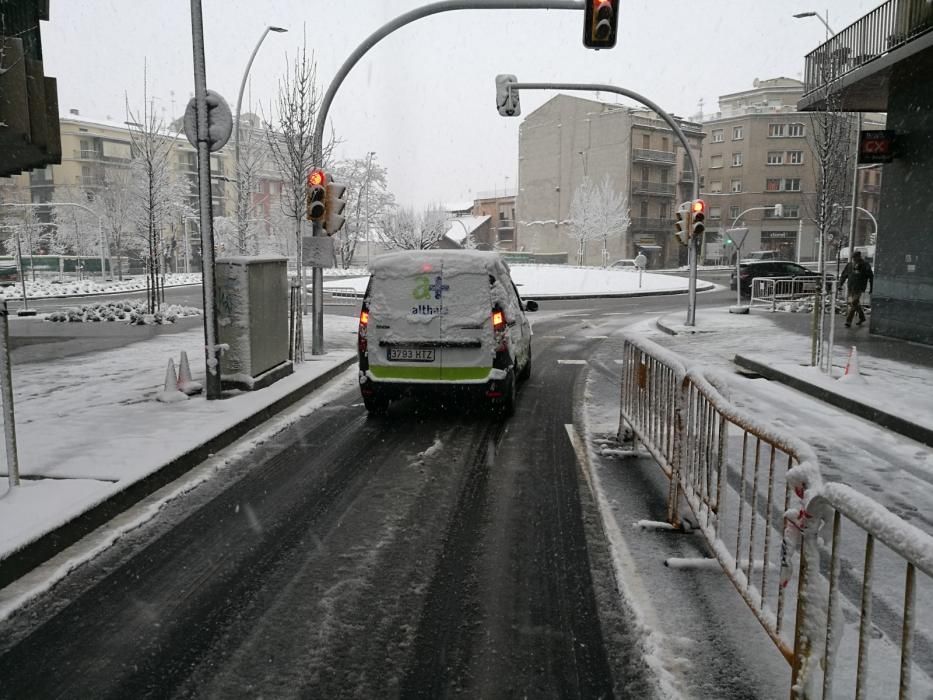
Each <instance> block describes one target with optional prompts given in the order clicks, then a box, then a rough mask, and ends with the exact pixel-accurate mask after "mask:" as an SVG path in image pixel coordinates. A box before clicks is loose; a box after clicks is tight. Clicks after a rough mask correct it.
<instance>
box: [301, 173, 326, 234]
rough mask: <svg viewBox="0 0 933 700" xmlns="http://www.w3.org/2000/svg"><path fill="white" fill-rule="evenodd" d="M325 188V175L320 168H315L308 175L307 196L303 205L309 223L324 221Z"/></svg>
mask: <svg viewBox="0 0 933 700" xmlns="http://www.w3.org/2000/svg"><path fill="white" fill-rule="evenodd" d="M326 188H327V173H325V172H324V171H323V170H321V169H320V168H315V169H314V170H312V171H311V172H310V173H308V195H307V199H306V202H305V204H306V209H307V212H306V213H307V216H308V219H309V220H310V221H314V222H316V223H320V222H322V221H323V220H324V214H325V212H326V206H325V203H324V199H325V197H326V194H327V193H326Z"/></svg>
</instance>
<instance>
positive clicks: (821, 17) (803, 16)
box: [794, 10, 836, 39]
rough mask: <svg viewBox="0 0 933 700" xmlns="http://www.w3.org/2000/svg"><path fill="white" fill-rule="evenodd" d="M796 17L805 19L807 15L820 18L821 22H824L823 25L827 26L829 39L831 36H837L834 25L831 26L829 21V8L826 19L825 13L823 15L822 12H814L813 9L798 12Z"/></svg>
mask: <svg viewBox="0 0 933 700" xmlns="http://www.w3.org/2000/svg"><path fill="white" fill-rule="evenodd" d="M794 17H795V18H796V19H804V18H805V17H816V18H817V19H818V20H820V22H822V23H823V26H824V27H826V32H827V37H826V38H827V39H828V38H829V37H831V36H836V32H834V31H833V29H832V27H830V26H829V22H828V19H829V10H827V11H826V19H823V15H821V14H820V13H818V12H813V11H812V10H811V11H810V12H798V13H797V14H796V15H794Z"/></svg>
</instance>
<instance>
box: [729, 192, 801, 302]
mask: <svg viewBox="0 0 933 700" xmlns="http://www.w3.org/2000/svg"><path fill="white" fill-rule="evenodd" d="M778 206H780V205H778ZM778 206H770V207H749V208H748V209H746V210H745V211H743V212H741V213H740V214H739V215H738V216H737V217H735V219H733V221H732V227H731V228H730V229H729V231H735V227H736V225H737V224H738V223H739V219H741V218H742V217H743V216H745V215H746V214H748V213H749V212H751V211H770V210H773V209H777V208H778ZM732 235H733V239H732V240H733V241H735V246H734V248H735V306H731V307H729V313H730V314H747V313H748V307H747V306H742V276H741V275H740V274H739V273H740V267H739V260H740V258H741V257H742V256H741V255H740V253H741V252H742V244H743V243H745V236H747V235H748V229H746V230H745V236H743V237H742V240H741V241H738V240H736V238H735V234H734V233H733V234H732ZM797 245H798V246H799V245H800V242H799V241H798V242H797Z"/></svg>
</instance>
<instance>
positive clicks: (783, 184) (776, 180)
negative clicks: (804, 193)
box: [765, 177, 800, 192]
mask: <svg viewBox="0 0 933 700" xmlns="http://www.w3.org/2000/svg"><path fill="white" fill-rule="evenodd" d="M765 190H766V191H767V192H800V178H799V177H785V178H780V177H769V178H768V179H767V181H766V182H765Z"/></svg>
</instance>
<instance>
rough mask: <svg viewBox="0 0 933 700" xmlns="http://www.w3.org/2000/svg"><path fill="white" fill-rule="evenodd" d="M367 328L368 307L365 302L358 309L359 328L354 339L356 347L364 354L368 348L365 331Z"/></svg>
mask: <svg viewBox="0 0 933 700" xmlns="http://www.w3.org/2000/svg"><path fill="white" fill-rule="evenodd" d="M368 330H369V308H368V307H367V306H366V304H363V308H362V310H361V311H360V330H359V332H358V333H357V339H356V349H357V350H358V351H359V353H360V354H361V355H365V354H366V351H367V350H368V349H369V343H368V342H367V340H366V335H367V331H368Z"/></svg>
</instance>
